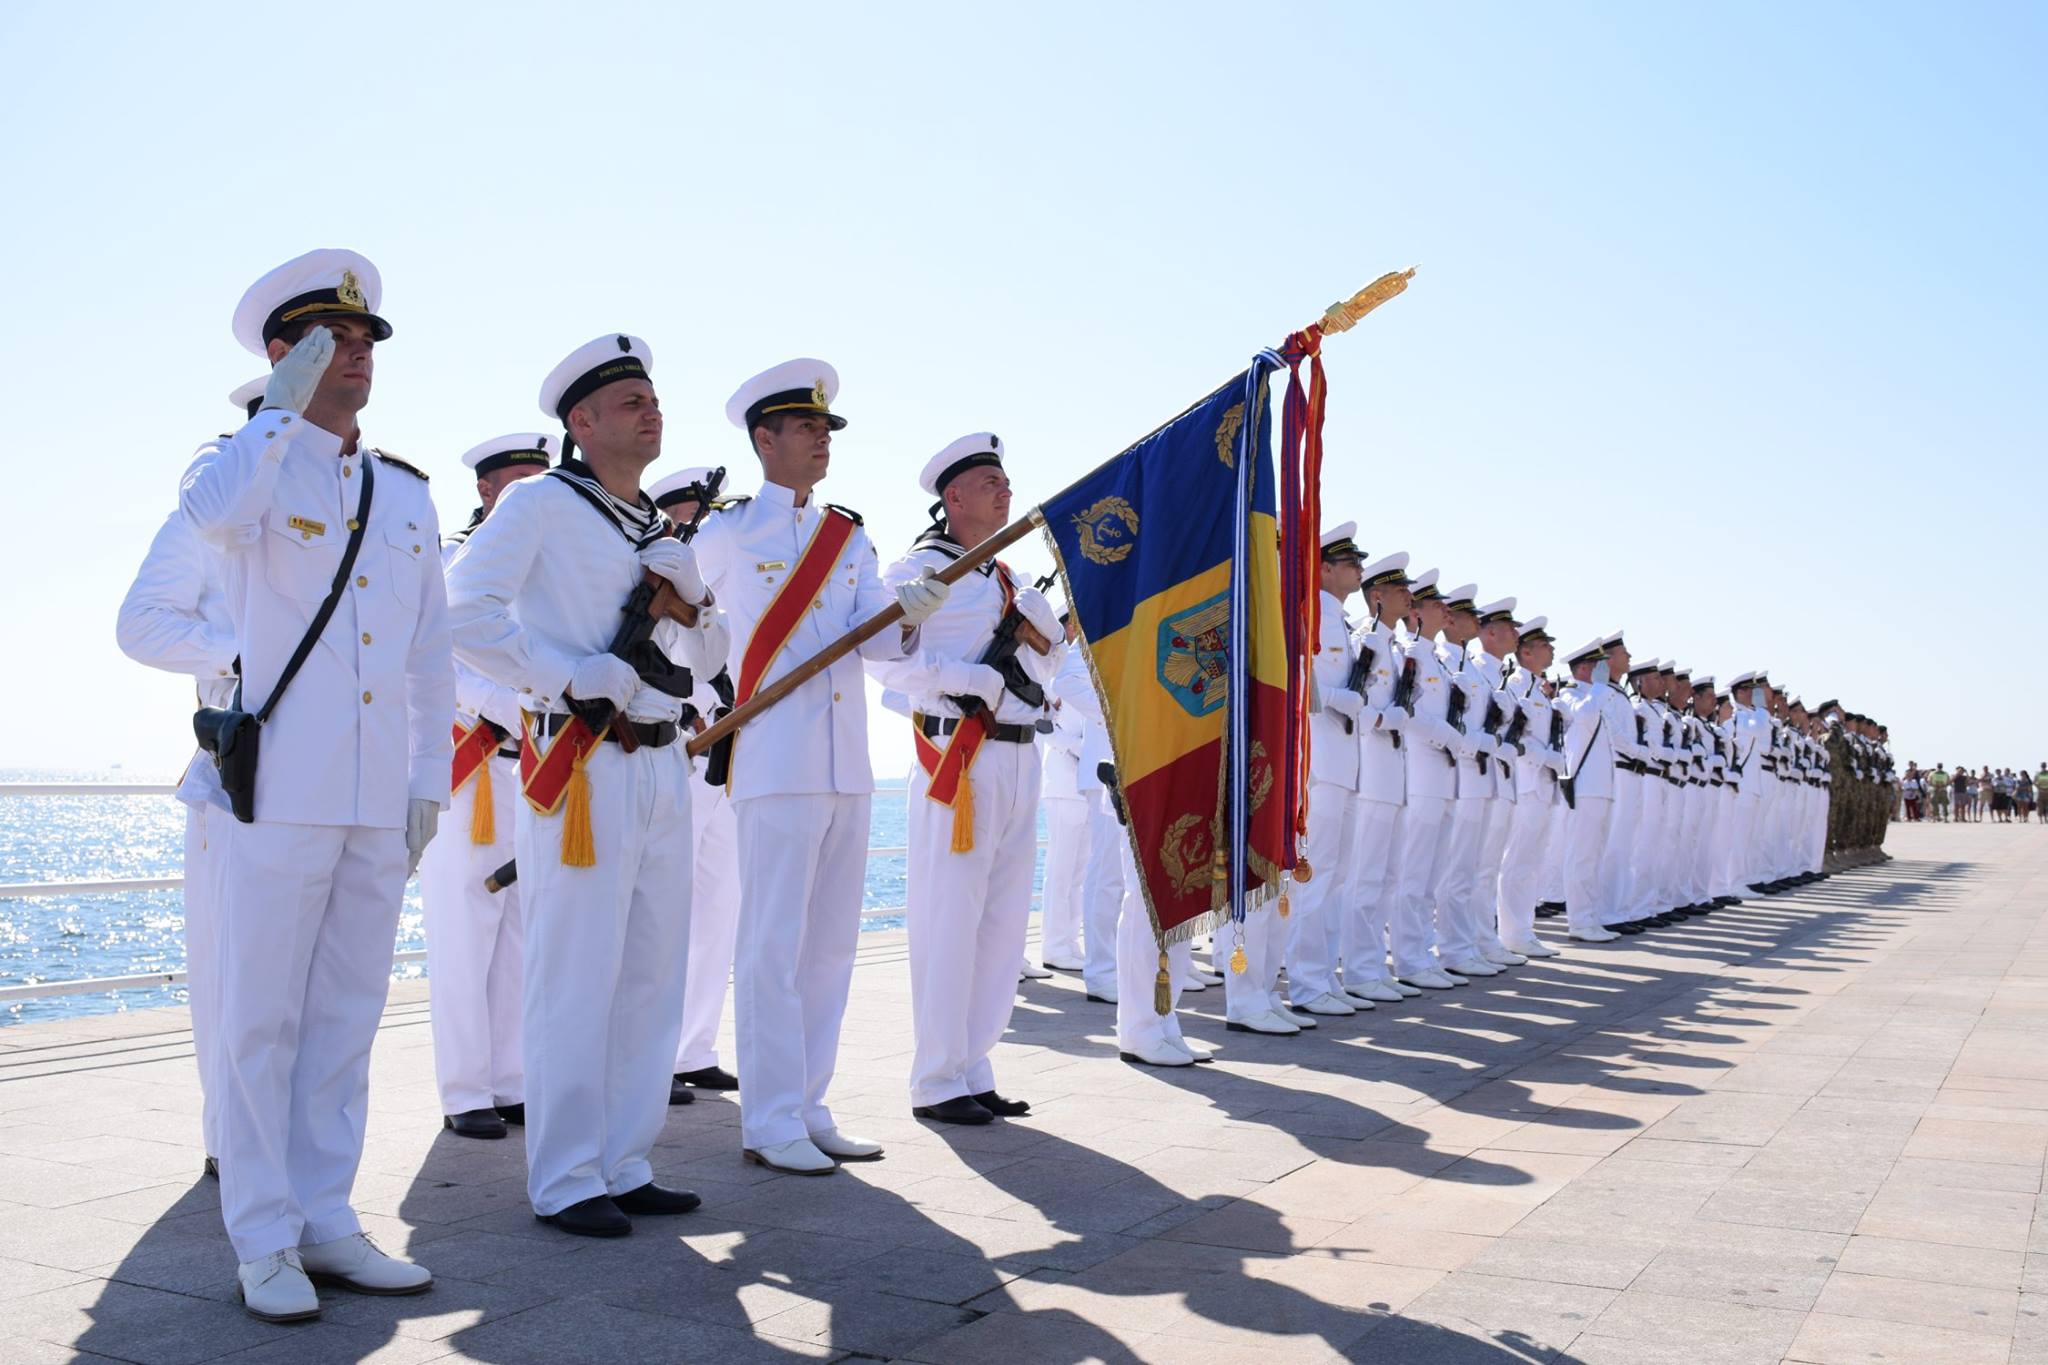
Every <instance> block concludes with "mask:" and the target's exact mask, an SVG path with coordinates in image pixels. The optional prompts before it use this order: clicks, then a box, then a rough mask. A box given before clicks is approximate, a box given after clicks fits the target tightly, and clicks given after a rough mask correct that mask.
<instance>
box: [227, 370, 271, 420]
mask: <svg viewBox="0 0 2048 1365" xmlns="http://www.w3.org/2000/svg"><path fill="white" fill-rule="evenodd" d="M269 388H270V376H269V375H267V374H259V375H257V376H256V377H255V378H254V379H252V380H250V381H249V382H248V383H246V384H243V385H241V386H240V387H239V388H237V389H235V390H234V391H233V392H231V393H230V394H228V402H230V403H232V404H234V405H235V411H236V412H239V413H241V414H242V415H243V416H244V417H246V416H248V415H249V411H250V408H251V406H252V405H253V404H256V403H260V402H262V401H263V395H264V393H265V391H267V390H268V389H269Z"/></svg>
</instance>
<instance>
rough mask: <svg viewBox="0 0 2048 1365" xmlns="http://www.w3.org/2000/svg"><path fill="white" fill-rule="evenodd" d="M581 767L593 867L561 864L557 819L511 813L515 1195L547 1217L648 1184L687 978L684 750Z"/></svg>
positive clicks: (605, 752)
mask: <svg viewBox="0 0 2048 1365" xmlns="http://www.w3.org/2000/svg"><path fill="white" fill-rule="evenodd" d="M585 772H586V774H587V775H588V777H589V781H590V833H591V844H592V847H593V848H595V849H596V851H597V865H596V866H595V867H565V866H563V865H562V814H561V812H560V811H558V812H557V813H555V814H554V815H540V814H538V813H536V812H535V811H534V809H533V807H532V806H530V805H528V804H527V803H526V802H525V801H523V800H522V801H521V802H520V803H519V823H518V829H519V836H518V840H519V884H520V886H522V887H523V888H524V889H525V891H526V899H525V902H524V903H525V908H526V1009H525V1017H524V1022H525V1033H524V1042H525V1045H526V1192H527V1198H528V1199H530V1200H531V1201H532V1203H533V1209H534V1212H535V1213H543V1214H546V1213H560V1212H561V1211H562V1210H563V1209H565V1208H567V1207H568V1206H569V1205H571V1204H574V1203H578V1202H580V1201H581V1200H585V1199H594V1198H596V1197H597V1196H598V1195H601V1194H624V1193H625V1192H626V1191H627V1190H632V1189H638V1188H639V1187H640V1186H642V1185H644V1184H646V1183H647V1182H648V1181H649V1180H651V1179H653V1178H654V1168H653V1167H652V1166H651V1165H650V1164H649V1163H648V1160H647V1154H648V1152H649V1151H650V1150H652V1149H653V1147H654V1143H655V1140H656V1139H657V1138H659V1137H660V1136H661V1127H662V1124H663V1123H665V1122H666V1121H667V1118H668V1079H669V1066H670V1063H671V1062H672V1061H673V1060H674V1058H675V1055H676V1035H677V1033H678V1032H680V1031H681V1028H682V1023H681V1021H682V1013H683V981H684V976H685V973H686V972H687V971H688V968H689V953H690V794H691V793H690V782H691V778H690V765H689V762H688V760H687V759H686V758H685V757H684V755H683V746H682V745H681V744H680V743H677V744H670V745H667V746H666V747H664V748H660V749H654V748H642V749H638V750H636V751H634V752H633V753H630V754H629V753H627V752H625V751H624V750H623V749H621V748H619V746H618V745H616V744H600V745H598V746H597V748H596V749H595V750H594V751H593V752H592V753H591V755H590V758H589V760H588V761H587V762H586V764H585ZM566 806H567V803H566V802H564V808H566Z"/></svg>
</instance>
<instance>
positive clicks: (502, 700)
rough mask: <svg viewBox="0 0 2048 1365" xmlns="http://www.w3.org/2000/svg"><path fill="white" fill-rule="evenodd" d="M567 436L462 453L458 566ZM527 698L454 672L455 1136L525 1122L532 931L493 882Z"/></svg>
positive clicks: (425, 882)
mask: <svg viewBox="0 0 2048 1365" xmlns="http://www.w3.org/2000/svg"><path fill="white" fill-rule="evenodd" d="M559 448H560V439H559V438H558V437H554V436H550V435H548V434H547V433H546V432H540V431H520V432H513V433H512V434H510V435H507V436H496V437H493V438H492V439H490V440H488V441H485V442H483V443H482V444H480V445H476V446H473V447H471V448H470V449H469V450H468V451H467V452H465V453H464V455H463V457H462V463H463V464H464V465H466V466H468V468H469V470H470V471H471V473H473V474H474V475H475V476H476V497H477V506H476V510H475V511H474V512H472V513H471V514H470V518H469V524H468V525H466V526H464V527H463V528H462V529H460V530H458V531H454V532H452V533H450V534H449V536H448V537H447V539H446V540H445V541H444V542H443V543H442V546H441V558H442V560H443V561H444V563H445V562H446V561H448V560H452V559H454V557H455V554H456V552H457V551H459V550H460V549H461V548H462V546H463V543H464V542H465V541H467V540H468V539H469V534H470V532H472V531H474V530H475V529H476V528H477V527H479V526H481V525H482V524H483V521H484V518H485V517H487V516H489V515H490V514H491V509H492V508H493V507H495V506H496V505H497V502H498V495H499V494H500V493H502V492H504V491H505V489H506V488H508V487H510V486H511V485H512V484H513V483H515V482H517V481H518V480H520V479H526V478H531V477H533V476H534V475H536V474H544V473H546V472H547V468H548V465H549V463H550V462H551V461H552V460H553V459H554V457H555V454H556V453H557V452H558V450H559ZM519 701H520V694H519V693H518V692H517V691H516V690H515V689H513V688H511V687H507V686H506V685H505V684H504V683H500V682H493V681H492V680H491V679H489V678H486V677H485V676H484V675H483V674H481V673H479V672H477V671H476V670H475V669H473V668H471V667H469V665H467V664H465V663H462V662H461V661H459V660H458V661H457V662H456V665H455V715H454V717H453V721H454V727H453V730H452V731H451V736H452V738H453V740H454V742H455V764H454V769H453V771H452V773H451V774H450V782H451V784H452V789H453V792H454V795H453V797H452V798H451V801H450V804H449V816H450V819H451V820H452V822H453V823H454V826H455V832H454V833H453V834H452V835H450V836H449V837H448V838H446V839H436V840H435V841H434V842H433V843H432V844H431V845H430V846H429V847H428V849H427V852H426V856H425V857H423V858H421V859H420V906H421V909H422V910H423V911H424V912H425V915H426V924H427V976H428V978H429V979H430V980H432V981H433V983H434V1008H433V1012H432V1024H433V1032H434V1078H435V1081H436V1083H437V1084H438V1085H439V1087H440V1092H441V1122H442V1123H443V1125H444V1126H446V1127H447V1128H448V1129H449V1130H450V1131H452V1132H453V1133H454V1134H455V1135H456V1136H457V1137H465V1138H502V1137H504V1136H505V1132H506V1128H505V1125H506V1124H508V1123H524V1122H525V1121H526V1109H525V1103H524V1102H525V1099H526V1074H525V1064H524V1063H523V1061H522V1060H521V1057H520V1047H519V1019H520V1013H521V1010H522V1008H523V992H524V989H525V987H524V984H523V983H524V979H525V974H524V965H523V962H524V955H525V951H526V926H525V919H524V916H522V915H521V913H520V888H519V886H518V884H517V883H514V884H513V885H511V886H507V887H505V888H503V889H502V890H500V891H498V892H497V893H496V894H493V893H492V892H491V891H490V890H489V888H488V887H487V886H486V885H485V882H486V880H487V879H488V878H489V877H490V875H491V874H492V873H493V872H496V871H497V870H498V869H499V868H500V867H502V866H504V864H506V863H507V862H510V861H511V860H512V827H513V823H514V821H515V820H516V818H517V811H518V806H519V730H520V727H519Z"/></svg>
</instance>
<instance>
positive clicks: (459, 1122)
mask: <svg viewBox="0 0 2048 1365" xmlns="http://www.w3.org/2000/svg"><path fill="white" fill-rule="evenodd" d="M441 1126H442V1127H443V1128H446V1129H447V1130H448V1131H449V1132H451V1133H453V1134H455V1136H457V1137H466V1138H501V1137H503V1136H505V1120H503V1119H501V1118H499V1117H498V1111H497V1110H495V1109H468V1110H465V1111H463V1112H462V1113H460V1114H443V1115H442V1116H441Z"/></svg>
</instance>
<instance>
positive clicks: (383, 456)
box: [370, 446, 427, 483]
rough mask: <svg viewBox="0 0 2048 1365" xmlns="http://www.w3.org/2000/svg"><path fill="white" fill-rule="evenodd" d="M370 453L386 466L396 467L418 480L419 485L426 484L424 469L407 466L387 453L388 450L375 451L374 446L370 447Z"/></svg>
mask: <svg viewBox="0 0 2048 1365" xmlns="http://www.w3.org/2000/svg"><path fill="white" fill-rule="evenodd" d="M370 453H371V454H372V455H375V456H376V457H377V458H378V459H380V460H382V461H383V462H384V463H385V464H388V465H394V466H396V467H397V468H399V469H403V470H404V471H405V472H406V473H408V474H410V475H412V476H413V477H414V478H415V479H418V480H419V481H420V482H421V483H426V482H427V471H426V470H424V469H421V468H419V467H418V466H417V465H410V464H407V463H406V462H405V461H404V460H401V459H399V458H398V457H397V456H396V455H393V454H392V453H391V452H390V451H388V450H379V449H377V448H376V447H375V446H372V447H370Z"/></svg>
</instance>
